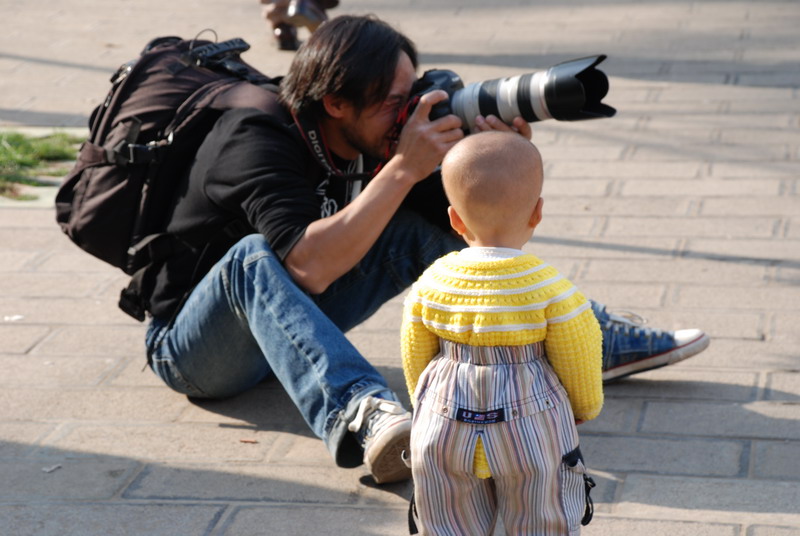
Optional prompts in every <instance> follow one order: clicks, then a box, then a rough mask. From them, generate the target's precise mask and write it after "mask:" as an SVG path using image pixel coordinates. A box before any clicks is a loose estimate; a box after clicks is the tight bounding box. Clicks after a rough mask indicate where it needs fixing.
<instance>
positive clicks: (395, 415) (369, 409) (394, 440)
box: [347, 396, 411, 484]
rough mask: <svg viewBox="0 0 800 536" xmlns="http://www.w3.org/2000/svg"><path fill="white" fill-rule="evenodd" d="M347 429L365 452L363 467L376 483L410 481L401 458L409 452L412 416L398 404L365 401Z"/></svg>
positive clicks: (371, 399) (372, 397)
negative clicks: (353, 434)
mask: <svg viewBox="0 0 800 536" xmlns="http://www.w3.org/2000/svg"><path fill="white" fill-rule="evenodd" d="M347 429H348V430H350V431H351V432H353V433H355V434H356V437H357V438H358V441H359V443H361V446H362V447H363V448H364V464H365V465H366V466H367V469H369V471H370V472H371V473H372V477H373V478H374V479H375V482H376V483H378V484H386V483H389V482H400V481H401V480H408V479H409V478H411V470H410V469H409V468H408V467H407V466H406V464H405V463H403V456H402V455H403V451H404V450H408V449H409V440H410V439H411V413H409V412H408V411H406V410H405V408H403V406H401V405H400V403H399V402H395V401H394V400H384V399H382V398H377V397H374V396H366V397H364V399H363V400H362V401H361V403H360V405H359V406H358V413H356V416H355V418H354V419H353V421H352V422H351V423H350V424H348V425H347Z"/></svg>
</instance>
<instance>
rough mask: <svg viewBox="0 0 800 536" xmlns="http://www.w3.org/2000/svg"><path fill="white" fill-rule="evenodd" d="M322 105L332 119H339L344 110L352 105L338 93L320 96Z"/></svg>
mask: <svg viewBox="0 0 800 536" xmlns="http://www.w3.org/2000/svg"><path fill="white" fill-rule="evenodd" d="M322 105H323V106H324V107H325V111H326V112H327V113H328V115H329V116H331V117H333V118H334V119H341V118H342V117H343V116H344V115H345V113H346V111H347V110H348V109H349V108H351V107H352V106H353V105H352V104H350V102H349V101H348V100H347V99H344V98H342V97H339V96H338V95H325V96H324V97H322Z"/></svg>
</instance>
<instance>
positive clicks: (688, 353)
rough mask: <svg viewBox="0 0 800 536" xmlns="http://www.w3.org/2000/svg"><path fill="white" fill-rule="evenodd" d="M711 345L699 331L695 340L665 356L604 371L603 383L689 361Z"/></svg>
mask: <svg viewBox="0 0 800 536" xmlns="http://www.w3.org/2000/svg"><path fill="white" fill-rule="evenodd" d="M710 343H711V339H710V338H709V337H708V335H706V334H705V333H703V332H702V331H699V330H698V335H697V336H696V337H695V338H693V339H690V340H689V341H688V342H686V343H684V344H682V345H681V346H677V347H675V348H673V349H672V350H670V351H669V352H664V353H663V354H658V355H654V356H652V357H648V358H647V359H641V360H639V361H634V362H631V363H628V364H626V365H620V366H618V367H614V368H612V369H609V370H605V371H603V381H604V382H610V381H614V380H619V379H621V378H624V377H626V376H630V375H631V374H636V373H639V372H645V371H647V370H654V369H657V368H661V367H666V366H667V365H672V364H674V363H678V362H679V361H683V360H684V359H688V358H690V357H692V356H694V355H697V354H699V353H700V352H702V351H703V350H705V349H706V348H708V345H709V344H710Z"/></svg>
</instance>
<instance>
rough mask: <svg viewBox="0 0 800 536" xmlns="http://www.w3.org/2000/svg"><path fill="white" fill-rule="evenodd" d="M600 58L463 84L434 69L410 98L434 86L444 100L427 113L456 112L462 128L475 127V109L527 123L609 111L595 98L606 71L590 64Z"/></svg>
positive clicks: (603, 89) (604, 87)
mask: <svg viewBox="0 0 800 536" xmlns="http://www.w3.org/2000/svg"><path fill="white" fill-rule="evenodd" d="M605 59H606V56H605V55H599V56H590V57H587V58H581V59H576V60H570V61H566V62H563V63H559V64H557V65H554V66H552V67H550V68H549V69H547V70H546V71H538V72H534V73H528V74H523V75H518V76H511V77H507V78H496V79H494V80H486V81H483V82H475V83H472V84H469V85H468V86H466V87H464V84H463V82H462V81H461V78H460V77H459V76H458V75H457V74H456V73H454V72H453V71H448V70H444V69H434V70H431V71H427V72H426V73H425V74H424V75H423V76H422V78H420V79H419V80H418V81H417V84H416V85H415V87H414V88H413V89H412V98H413V96H414V95H417V96H419V95H422V94H424V93H428V92H430V91H433V90H435V89H443V90H445V91H446V92H447V93H448V95H450V100H449V102H445V103H440V104H439V105H437V106H436V107H434V109H433V111H432V113H431V119H435V118H437V117H441V116H443V115H447V114H448V113H453V114H455V115H457V116H458V117H459V118H461V121H462V122H463V124H464V130H465V131H471V130H472V129H474V128H475V118H476V117H477V116H478V115H482V116H484V117H485V116H487V115H495V116H497V117H499V118H500V119H501V120H502V121H503V122H505V123H508V124H511V122H512V120H513V119H514V118H515V117H518V116H519V117H522V118H523V119H525V121H527V122H529V123H533V122H535V121H543V120H545V119H556V120H559V121H580V120H585V119H598V118H602V117H612V116H613V115H614V114H615V113H616V112H617V111H616V110H615V109H614V108H612V107H611V106H608V105H606V104H603V103H602V102H601V101H602V100H603V98H604V97H605V96H606V95H607V94H608V77H606V75H605V73H603V72H602V71H600V70H598V69H597V68H596V67H597V65H598V64H599V63H600V62H602V61H603V60H605Z"/></svg>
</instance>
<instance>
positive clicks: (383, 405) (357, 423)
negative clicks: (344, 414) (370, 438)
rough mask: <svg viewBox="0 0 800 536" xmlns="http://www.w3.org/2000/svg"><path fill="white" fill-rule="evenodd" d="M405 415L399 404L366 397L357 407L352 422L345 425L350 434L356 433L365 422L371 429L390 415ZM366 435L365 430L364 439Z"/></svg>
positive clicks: (366, 431)
mask: <svg viewBox="0 0 800 536" xmlns="http://www.w3.org/2000/svg"><path fill="white" fill-rule="evenodd" d="M378 412H381V413H378ZM405 413H406V410H405V409H403V406H401V405H400V403H399V402H395V401H394V400H384V399H383V398H375V397H374V396H368V397H367V398H366V399H364V400H363V401H362V402H361V404H360V405H359V406H358V412H357V413H356V416H355V418H354V419H353V420H352V422H351V423H350V424H348V425H347V429H348V430H350V431H351V432H358V431H359V430H361V427H362V426H363V425H364V423H365V422H367V421H368V422H369V424H370V428H372V427H374V425H375V424H377V423H378V422H380V421H381V420H383V418H385V417H389V416H390V415H403V414H405ZM367 435H369V434H368V430H365V431H364V437H366V436H367Z"/></svg>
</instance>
